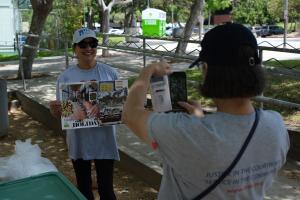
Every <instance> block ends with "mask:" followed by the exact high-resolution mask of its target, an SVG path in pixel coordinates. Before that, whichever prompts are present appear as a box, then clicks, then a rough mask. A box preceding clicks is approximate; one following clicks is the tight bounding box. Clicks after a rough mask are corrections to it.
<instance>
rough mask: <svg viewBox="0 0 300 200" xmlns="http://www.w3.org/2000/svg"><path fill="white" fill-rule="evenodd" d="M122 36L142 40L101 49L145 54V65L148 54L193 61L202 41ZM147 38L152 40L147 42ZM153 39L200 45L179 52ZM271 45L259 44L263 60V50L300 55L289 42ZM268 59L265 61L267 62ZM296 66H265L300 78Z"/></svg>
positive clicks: (273, 101)
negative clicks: (284, 44)
mask: <svg viewBox="0 0 300 200" xmlns="http://www.w3.org/2000/svg"><path fill="white" fill-rule="evenodd" d="M110 36H111V37H120V35H110ZM121 36H124V37H125V38H126V37H134V38H138V39H140V40H141V42H137V43H131V42H130V43H128V42H126V40H125V42H117V43H110V44H108V45H103V44H100V45H99V47H100V48H101V49H110V50H114V51H121V52H127V53H134V54H140V55H143V65H144V66H146V58H147V56H151V57H170V58H173V59H177V60H185V61H188V62H192V61H193V60H195V59H196V58H197V57H198V54H199V52H200V41H197V40H183V39H180V38H175V39H169V38H158V37H143V36H133V35H121ZM147 40H148V41H150V42H148V43H147ZM153 40H156V41H169V42H170V41H171V42H179V41H181V42H187V43H192V44H198V47H197V48H196V49H193V50H192V51H189V52H184V53H181V54H177V53H175V49H176V47H175V48H171V49H168V48H166V47H165V46H164V45H163V44H157V45H151V42H152V41H153ZM263 43H264V42H263ZM269 45H270V46H269V47H268V46H261V45H259V57H260V59H261V60H263V52H264V51H276V52H283V53H294V54H299V55H300V49H297V48H295V47H293V46H291V45H289V44H286V48H281V47H280V46H281V45H278V46H273V45H272V44H270V43H269ZM282 45H283V44H282ZM272 59H273V60H275V61H276V58H272ZM272 59H269V60H267V61H270V60H272ZM267 61H265V62H267ZM278 62H280V61H278ZM296 67H298V66H295V67H292V68H291V67H288V66H284V64H282V66H281V68H278V67H272V66H267V65H266V66H264V68H265V70H266V71H267V73H269V74H271V75H273V76H285V77H288V78H292V79H296V80H300V71H299V70H297V69H296ZM299 69H300V68H299ZM128 70H129V69H128ZM253 100H255V101H257V102H260V103H261V105H263V103H268V104H273V105H279V106H283V107H287V108H296V109H300V104H299V103H294V102H289V101H284V100H279V99H273V98H270V97H265V96H263V95H261V96H257V97H255V98H253Z"/></svg>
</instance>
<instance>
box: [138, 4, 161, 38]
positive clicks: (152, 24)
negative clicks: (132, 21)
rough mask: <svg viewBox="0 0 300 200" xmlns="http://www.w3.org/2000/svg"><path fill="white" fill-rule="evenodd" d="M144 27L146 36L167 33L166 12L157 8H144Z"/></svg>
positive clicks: (157, 35) (158, 35)
mask: <svg viewBox="0 0 300 200" xmlns="http://www.w3.org/2000/svg"><path fill="white" fill-rule="evenodd" d="M142 29H143V35H144V36H151V37H161V36H164V35H165V34H166V12H165V11H162V10H159V9H155V8H147V9H146V10H143V11H142Z"/></svg>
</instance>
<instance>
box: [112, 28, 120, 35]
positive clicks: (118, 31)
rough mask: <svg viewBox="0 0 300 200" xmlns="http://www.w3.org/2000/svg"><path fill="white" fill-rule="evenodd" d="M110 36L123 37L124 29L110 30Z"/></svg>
mask: <svg viewBox="0 0 300 200" xmlns="http://www.w3.org/2000/svg"><path fill="white" fill-rule="evenodd" d="M108 33H109V34H115V35H121V34H123V33H124V29H117V28H109V31H108Z"/></svg>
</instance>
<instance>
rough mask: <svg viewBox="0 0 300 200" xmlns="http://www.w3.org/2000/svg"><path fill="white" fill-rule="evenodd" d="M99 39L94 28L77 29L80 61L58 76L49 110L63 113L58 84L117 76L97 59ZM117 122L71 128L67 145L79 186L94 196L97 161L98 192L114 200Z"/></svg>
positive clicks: (75, 41) (103, 198) (104, 199)
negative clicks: (92, 171) (93, 178)
mask: <svg viewBox="0 0 300 200" xmlns="http://www.w3.org/2000/svg"><path fill="white" fill-rule="evenodd" d="M97 45H98V40H97V38H96V34H95V32H94V31H92V30H90V29H88V28H81V29H78V30H76V31H75V32H74V35H73V49H74V52H75V54H76V57H77V59H78V64H76V65H74V66H70V67H69V68H68V69H66V70H65V71H64V72H63V73H62V74H61V75H60V76H59V78H58V80H57V89H56V99H57V100H56V101H52V102H50V111H51V113H52V114H53V115H54V116H56V117H60V116H61V104H60V99H59V88H58V86H59V84H60V83H68V82H81V81H91V80H94V81H95V80H97V81H100V80H101V81H109V80H116V79H118V74H117V72H116V71H115V70H114V69H113V68H111V67H110V66H108V65H105V64H101V63H98V62H97V60H96V53H97ZM98 112H99V108H98V107H97V105H95V106H92V107H91V108H90V110H89V114H90V115H96V114H97V113H98ZM115 134H116V133H115V127H114V126H105V127H95V128H83V129H68V130H67V134H66V136H67V145H68V151H69V157H70V158H71V159H72V163H73V167H74V171H75V174H76V180H77V186H78V189H79V190H80V191H81V192H82V193H83V195H84V196H85V197H86V198H87V199H89V200H91V199H94V195H93V192H92V176H91V163H92V161H94V164H95V168H96V174H97V183H98V192H99V195H100V198H101V200H115V199H116V196H115V194H114V190H113V166H114V160H119V159H120V158H119V153H118V148H117V143H116V136H115Z"/></svg>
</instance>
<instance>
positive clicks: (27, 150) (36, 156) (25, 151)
mask: <svg viewBox="0 0 300 200" xmlns="http://www.w3.org/2000/svg"><path fill="white" fill-rule="evenodd" d="M1 160H2V165H3V166H2V167H1V168H0V177H1V176H2V179H4V178H5V179H7V180H16V179H20V178H25V177H29V176H33V175H37V174H41V173H45V172H50V171H57V168H56V167H55V166H54V165H53V164H52V162H51V161H50V160H48V159H47V158H43V157H41V149H40V147H39V146H38V145H37V144H34V145H32V144H31V139H27V140H26V141H25V142H22V141H20V140H17V141H16V145H15V154H13V155H12V156H10V157H5V158H2V159H0V162H1ZM0 164H1V163H0ZM3 177H4V178H3Z"/></svg>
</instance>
